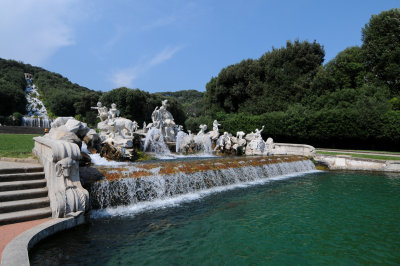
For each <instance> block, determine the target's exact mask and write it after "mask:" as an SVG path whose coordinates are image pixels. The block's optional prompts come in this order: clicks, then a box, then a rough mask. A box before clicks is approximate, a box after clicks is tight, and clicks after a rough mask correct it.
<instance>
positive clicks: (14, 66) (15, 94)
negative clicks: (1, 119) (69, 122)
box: [0, 58, 101, 123]
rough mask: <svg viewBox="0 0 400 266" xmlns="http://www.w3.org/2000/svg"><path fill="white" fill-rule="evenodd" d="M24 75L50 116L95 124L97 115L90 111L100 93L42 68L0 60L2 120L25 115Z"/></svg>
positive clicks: (0, 113) (0, 109) (0, 111)
mask: <svg viewBox="0 0 400 266" xmlns="http://www.w3.org/2000/svg"><path fill="white" fill-rule="evenodd" d="M24 73H30V74H32V75H33V83H34V84H35V85H36V86H37V87H38V89H39V91H40V93H41V95H42V97H43V99H42V100H43V102H44V104H45V106H46V108H47V110H48V111H49V113H50V114H51V116H76V115H80V116H81V117H84V118H85V120H87V121H88V122H92V123H93V122H94V120H95V119H96V114H95V113H93V112H92V111H90V107H91V106H95V105H96V103H97V101H98V99H99V97H100V95H101V93H100V92H95V91H93V90H90V89H88V88H85V87H82V86H79V85H78V84H75V83H72V82H70V81H69V80H68V79H67V78H65V77H63V76H61V75H60V74H57V73H54V72H50V71H47V70H45V69H43V68H40V67H36V66H32V65H29V64H24V63H21V62H17V61H14V60H5V59H1V58H0V115H1V116H8V115H11V114H13V113H15V112H18V113H21V114H25V112H26V110H25V106H26V99H25V93H24V92H25V88H26V80H25V77H24ZM89 111H90V112H89Z"/></svg>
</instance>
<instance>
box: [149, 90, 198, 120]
mask: <svg viewBox="0 0 400 266" xmlns="http://www.w3.org/2000/svg"><path fill="white" fill-rule="evenodd" d="M155 94H158V95H161V96H163V97H165V96H167V97H172V98H175V99H176V100H177V101H178V102H179V103H180V104H181V105H182V106H183V110H184V112H185V114H186V117H187V118H190V117H198V116H200V115H202V114H203V112H204V102H203V96H204V93H203V92H199V91H196V90H182V91H175V92H158V93H155Z"/></svg>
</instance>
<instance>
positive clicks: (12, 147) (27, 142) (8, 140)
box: [0, 134, 41, 158]
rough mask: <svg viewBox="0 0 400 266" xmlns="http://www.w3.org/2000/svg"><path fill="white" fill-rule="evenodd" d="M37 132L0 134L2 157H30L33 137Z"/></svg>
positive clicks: (0, 153) (0, 152) (0, 155)
mask: <svg viewBox="0 0 400 266" xmlns="http://www.w3.org/2000/svg"><path fill="white" fill-rule="evenodd" d="M37 136H41V135H37V134H0V157H13V158H28V157H30V156H32V149H33V145H34V141H33V139H32V138H33V137H37Z"/></svg>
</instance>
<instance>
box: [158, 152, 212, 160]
mask: <svg viewBox="0 0 400 266" xmlns="http://www.w3.org/2000/svg"><path fill="white" fill-rule="evenodd" d="M154 157H156V158H157V159H160V160H174V159H181V158H215V157H219V156H217V155H215V154H209V153H196V154H187V155H184V154H172V153H171V154H169V155H163V154H155V155H154Z"/></svg>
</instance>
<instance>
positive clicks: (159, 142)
mask: <svg viewBox="0 0 400 266" xmlns="http://www.w3.org/2000/svg"><path fill="white" fill-rule="evenodd" d="M144 151H150V152H155V153H157V154H162V155H169V154H171V152H170V150H169V149H168V147H167V145H166V144H165V142H164V137H163V135H162V134H161V131H160V130H159V129H158V128H156V127H152V128H151V129H150V130H149V132H147V134H146V139H145V140H144Z"/></svg>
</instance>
